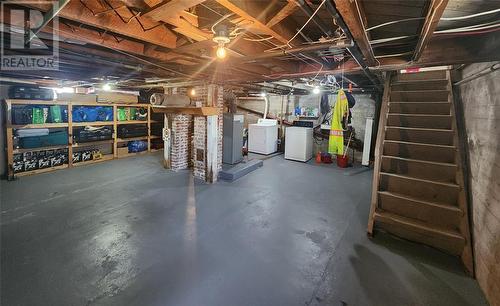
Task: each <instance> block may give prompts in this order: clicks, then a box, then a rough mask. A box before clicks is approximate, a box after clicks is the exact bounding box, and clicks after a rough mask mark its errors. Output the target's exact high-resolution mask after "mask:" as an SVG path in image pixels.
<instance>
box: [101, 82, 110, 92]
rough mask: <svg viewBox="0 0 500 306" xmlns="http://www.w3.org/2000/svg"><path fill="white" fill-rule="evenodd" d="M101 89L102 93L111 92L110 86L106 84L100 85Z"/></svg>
mask: <svg viewBox="0 0 500 306" xmlns="http://www.w3.org/2000/svg"><path fill="white" fill-rule="evenodd" d="M102 89H103V90H104V91H110V90H111V85H109V84H108V83H106V84H104V85H102Z"/></svg>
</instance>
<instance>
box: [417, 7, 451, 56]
mask: <svg viewBox="0 0 500 306" xmlns="http://www.w3.org/2000/svg"><path fill="white" fill-rule="evenodd" d="M447 5H448V0H431V4H430V5H429V10H428V12H427V16H426V17H425V22H424V25H423V27H422V31H421V33H420V37H419V39H418V43H417V46H416V48H415V53H414V54H413V61H418V60H419V59H420V56H421V55H422V53H423V51H424V50H425V48H426V47H427V45H428V43H429V41H430V40H431V38H432V36H433V35H434V31H435V30H436V28H437V26H438V23H439V20H440V19H441V17H442V16H443V13H444V10H445V8H446V6H447Z"/></svg>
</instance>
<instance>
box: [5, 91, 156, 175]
mask: <svg viewBox="0 0 500 306" xmlns="http://www.w3.org/2000/svg"><path fill="white" fill-rule="evenodd" d="M4 103H5V105H6V107H5V113H6V118H7V124H6V126H7V128H6V136H7V137H6V138H7V163H8V167H7V168H8V177H9V178H13V177H15V176H26V175H33V174H39V173H45V172H50V171H54V170H59V169H66V168H71V167H73V166H75V167H79V166H83V165H88V164H92V163H98V162H103V161H108V160H112V159H115V158H124V157H130V156H137V155H142V154H146V153H148V152H156V151H161V150H163V149H160V150H154V149H151V140H152V139H157V138H161V137H160V136H154V135H150V134H148V135H145V136H141V137H132V138H118V137H117V136H116V135H117V129H118V126H119V125H123V124H146V125H148V127H150V126H151V124H152V123H163V122H162V121H158V120H151V119H150V118H151V113H152V112H153V111H152V107H151V105H149V104H122V103H86V102H66V101H55V100H53V101H45V100H4ZM12 105H65V106H68V122H64V123H44V124H25V125H13V124H12V123H11V118H12V117H11V110H12ZM74 106H103V107H104V106H111V107H113V118H114V120H113V121H94V122H72V116H71V110H72V109H73V107H74ZM122 107H134V108H141V107H142V108H146V109H147V113H148V117H147V118H148V119H147V120H127V121H118V120H117V118H118V116H117V109H118V108H122ZM82 126H113V129H114V135H115V136H114V138H113V139H110V140H103V141H94V142H82V143H73V144H71V141H72V129H73V127H82ZM34 128H68V130H69V131H68V132H69V139H68V142H69V144H68V145H64V146H50V147H39V148H32V149H14V148H13V136H14V131H13V130H14V129H34ZM149 130H151V129H149ZM133 140H143V141H147V142H148V150H147V151H144V152H139V153H129V154H126V155H121V156H117V155H116V152H117V147H118V144H119V143H124V142H128V141H133ZM104 144H111V145H112V146H113V152H115V153H113V154H108V155H106V156H105V157H104V158H102V159H99V160H95V161H94V160H92V161H87V162H80V163H76V164H72V163H71V161H70V163H69V164H65V165H61V166H56V167H50V168H45V169H37V170H32V171H27V172H20V173H15V174H14V173H13V170H12V164H13V162H14V154H19V153H24V152H36V151H44V150H55V149H65V148H67V149H68V155H70V156H71V154H72V153H73V149H76V148H85V147H90V146H94V145H104Z"/></svg>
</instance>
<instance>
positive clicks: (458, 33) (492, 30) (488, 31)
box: [437, 27, 500, 36]
mask: <svg viewBox="0 0 500 306" xmlns="http://www.w3.org/2000/svg"><path fill="white" fill-rule="evenodd" d="M498 30H500V27H497V28H493V29H489V30H484V31H469V32H453V33H438V34H437V35H439V36H445V35H451V36H465V35H478V34H486V33H492V32H496V31H498Z"/></svg>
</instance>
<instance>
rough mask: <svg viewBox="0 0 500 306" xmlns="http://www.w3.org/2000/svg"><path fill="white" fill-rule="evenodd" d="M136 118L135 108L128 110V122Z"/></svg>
mask: <svg viewBox="0 0 500 306" xmlns="http://www.w3.org/2000/svg"><path fill="white" fill-rule="evenodd" d="M136 118H137V108H135V107H131V108H130V120H136Z"/></svg>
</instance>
